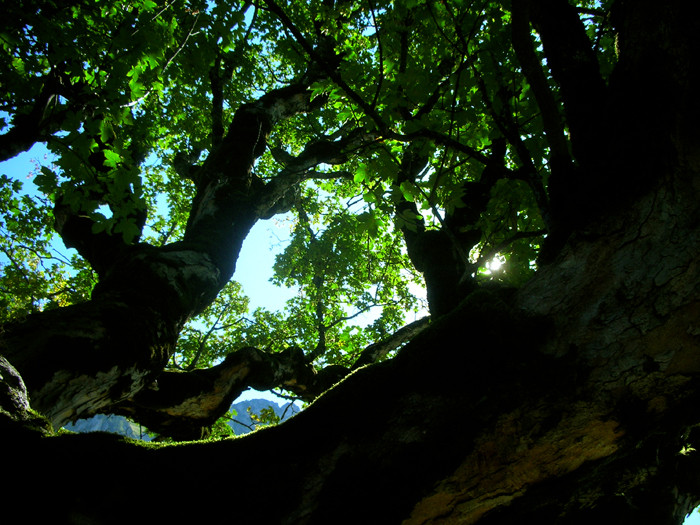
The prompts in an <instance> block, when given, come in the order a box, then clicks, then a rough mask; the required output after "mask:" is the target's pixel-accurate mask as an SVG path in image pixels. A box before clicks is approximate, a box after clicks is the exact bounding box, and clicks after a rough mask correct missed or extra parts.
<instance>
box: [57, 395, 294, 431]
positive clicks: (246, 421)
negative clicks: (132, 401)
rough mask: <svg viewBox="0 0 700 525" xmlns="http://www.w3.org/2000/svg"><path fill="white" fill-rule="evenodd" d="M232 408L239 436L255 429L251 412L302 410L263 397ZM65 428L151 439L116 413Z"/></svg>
mask: <svg viewBox="0 0 700 525" xmlns="http://www.w3.org/2000/svg"><path fill="white" fill-rule="evenodd" d="M231 408H232V409H233V410H235V411H236V415H235V416H233V420H232V421H229V426H230V427H231V428H232V429H233V432H234V433H235V434H236V435H237V436H241V435H243V434H247V433H248V432H250V431H251V430H254V429H255V426H256V423H255V422H254V421H253V420H252V418H251V413H252V414H255V415H256V416H260V415H261V413H262V411H263V410H264V409H267V408H272V410H274V412H275V414H276V415H277V416H278V417H279V418H280V420H281V421H284V420H286V419H288V418H290V417H291V416H292V415H294V414H296V413H298V412H300V411H301V408H300V407H299V406H298V405H294V404H292V403H286V404H285V405H283V406H280V405H279V404H278V403H276V402H274V401H270V400H269V399H262V398H261V399H250V400H247V401H239V402H238V403H234V404H233V405H231ZM249 408H250V411H249V410H248V409H249ZM64 428H65V429H66V430H70V431H71V432H111V433H113V434H120V435H122V436H127V437H130V438H133V439H143V440H145V441H149V440H150V439H151V437H150V436H149V435H148V434H147V429H146V428H144V427H142V426H141V425H139V424H138V423H134V422H133V421H130V420H129V419H127V418H125V417H122V416H115V415H108V416H105V415H97V416H94V417H91V418H89V419H79V420H78V421H76V422H75V423H69V424H67V425H65V427H64Z"/></svg>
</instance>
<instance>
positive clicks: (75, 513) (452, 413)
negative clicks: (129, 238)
mask: <svg viewBox="0 0 700 525" xmlns="http://www.w3.org/2000/svg"><path fill="white" fill-rule="evenodd" d="M514 3H515V4H519V6H520V7H528V8H529V9H524V10H523V11H520V12H519V13H520V15H518V16H526V17H527V21H528V23H530V22H531V23H532V24H533V26H534V27H535V28H536V29H537V31H538V33H539V34H540V36H541V39H542V43H543V46H544V52H545V54H546V56H547V59H548V65H549V67H550V68H551V70H552V75H553V77H554V78H555V80H556V81H557V83H558V85H559V86H560V88H561V97H562V101H563V111H564V115H565V117H566V120H567V125H568V127H569V129H570V132H571V138H572V143H573V144H574V146H575V147H574V160H575V162H573V163H571V165H566V164H563V165H562V166H561V168H559V167H557V170H556V172H553V174H552V181H551V185H552V187H551V194H550V197H551V203H552V221H553V222H554V223H556V228H553V230H552V234H551V235H550V237H549V238H548V243H549V244H548V250H547V252H546V257H544V258H543V259H542V261H541V263H540V266H539V268H538V270H537V272H536V274H535V275H534V277H533V278H532V279H531V280H530V281H529V282H528V283H527V284H525V285H524V286H523V287H521V288H519V289H517V290H511V289H502V288H499V287H496V286H494V287H488V286H487V287H481V288H478V289H476V290H475V291H473V292H471V293H470V294H468V295H467V296H466V298H465V299H464V300H463V301H462V302H461V303H460V304H459V306H458V307H456V308H455V309H453V310H452V311H450V312H449V313H447V314H445V315H443V316H441V317H439V318H437V319H434V320H433V322H432V323H431V325H430V326H429V327H428V328H426V329H424V330H422V331H421V332H420V333H419V334H418V335H415V336H413V334H412V340H411V341H410V342H409V343H408V344H407V345H406V346H405V347H404V348H403V349H402V350H401V351H400V353H399V355H398V356H397V357H396V358H394V359H392V360H389V361H386V362H383V363H380V364H374V365H370V366H367V367H364V368H360V369H358V370H355V371H354V372H352V373H351V374H349V375H347V376H346V377H345V379H344V380H343V381H342V382H340V383H339V384H338V385H337V386H335V387H334V388H332V389H330V390H328V391H327V392H326V393H324V394H323V395H321V396H320V397H318V398H317V399H316V401H315V402H314V403H313V404H312V405H311V406H310V407H309V408H308V409H307V410H305V411H304V412H302V413H301V414H299V415H296V416H295V417H293V418H291V419H290V420H289V421H287V422H285V423H283V424H281V425H279V426H278V427H274V428H270V429H264V430H261V431H259V432H256V433H254V434H252V435H249V436H246V437H244V438H240V439H232V440H223V441H220V442H208V443H207V442H205V443H193V444H180V445H178V446H171V447H162V448H149V447H146V446H144V445H141V444H134V443H131V442H126V441H124V440H121V439H119V438H116V437H114V436H108V435H99V434H96V435H81V436H75V435H67V436H59V437H44V430H45V429H43V427H41V426H40V424H41V421H40V420H37V418H35V417H34V416H33V415H32V413H31V412H28V411H27V409H28V403H27V401H26V399H27V391H28V392H29V400H30V401H31V405H32V407H35V408H38V409H39V410H40V411H41V412H43V413H45V414H47V415H48V416H49V417H50V418H51V420H52V421H53V422H54V423H59V424H60V423H62V422H64V421H66V420H68V419H70V418H71V417H74V416H75V415H82V414H90V413H94V412H98V411H99V409H100V408H101V407H102V406H104V405H109V404H113V403H115V402H116V403H118V402H119V401H121V400H126V399H128V398H131V397H133V396H136V395H137V394H138V393H142V394H143V393H144V392H146V393H147V389H148V388H151V390H152V391H153V392H156V390H155V387H154V385H153V383H152V379H153V378H154V377H155V374H156V372H155V371H156V370H158V369H159V368H158V367H160V368H162V365H163V361H164V360H165V359H166V358H167V355H168V354H169V352H170V347H171V346H172V345H173V344H174V342H175V338H176V337H177V333H178V331H179V328H180V327H181V325H182V323H183V322H184V321H185V320H186V319H187V318H188V317H189V316H190V315H192V314H193V313H194V312H197V311H198V310H200V309H201V308H202V307H203V306H204V305H206V304H207V302H208V301H209V300H211V298H212V297H213V296H214V295H215V294H216V293H217V292H218V290H219V289H220V287H221V286H223V284H224V283H225V282H226V281H227V280H228V278H229V277H230V276H231V274H232V272H233V271H234V268H235V260H236V256H237V253H238V250H239V249H240V244H241V242H242V240H243V238H244V237H245V234H246V233H247V231H248V230H249V228H250V227H251V226H252V224H253V223H254V222H255V220H256V219H257V218H258V217H261V216H264V215H266V214H267V213H269V210H270V209H274V208H275V206H276V204H277V203H278V202H279V198H281V196H282V194H283V193H284V192H278V190H279V188H276V187H275V188H273V187H272V186H266V187H262V189H259V188H258V189H256V188H257V187H256V186H255V185H254V182H253V180H252V178H251V176H250V172H249V170H250V166H251V162H252V160H251V159H253V158H254V157H255V155H256V152H258V151H259V147H260V146H261V142H260V141H261V140H264V137H265V136H266V135H267V133H268V132H269V130H268V127H269V126H270V125H271V124H270V122H272V121H274V120H275V119H276V118H283V117H284V115H287V114H290V113H292V112H296V111H304V110H305V108H307V107H308V106H309V104H310V103H311V102H310V101H309V99H308V96H307V95H306V91H305V89H299V88H294V89H292V90H287V91H283V92H275V93H274V94H273V95H270V96H269V98H266V99H265V98H263V99H261V101H260V104H258V105H255V106H244V107H243V110H241V111H240V114H239V115H237V117H236V118H235V119H234V121H233V124H232V127H231V128H230V130H229V135H228V137H231V138H232V140H234V139H235V142H236V145H235V147H237V148H240V151H239V150H237V155H234V156H232V157H231V159H232V160H230V159H229V160H230V162H234V163H238V164H235V165H232V166H227V167H226V168H225V169H224V168H221V164H220V162H224V161H223V160H221V158H220V157H217V156H216V155H215V156H214V157H212V160H211V161H210V164H209V165H208V166H205V167H203V168H202V169H204V174H205V175H204V178H203V179H201V181H200V182H199V184H198V194H197V198H196V199H195V203H194V206H193V214H192V217H191V220H190V223H189V225H188V230H187V234H186V236H185V240H184V241H183V242H182V243H179V244H176V245H174V246H171V247H169V248H167V249H151V250H140V249H127V248H123V249H121V248H120V249H119V257H118V259H115V260H114V262H113V263H112V264H111V265H108V267H107V268H106V269H105V270H104V272H103V274H102V275H101V277H102V279H101V284H100V288H99V289H98V290H97V291H96V293H95V297H94V298H93V300H92V301H91V302H90V303H88V304H86V305H79V306H74V307H70V308H66V309H60V310H56V311H53V312H47V313H45V314H41V315H37V316H33V317H32V318H30V319H29V320H28V321H27V322H26V323H24V324H22V325H18V326H17V327H13V328H11V329H9V330H8V331H7V332H6V333H5V334H3V340H2V345H3V346H2V353H3V355H4V356H6V357H7V360H8V361H9V363H8V362H5V361H3V362H2V377H3V391H2V392H0V400H1V401H2V403H3V408H4V409H5V412H3V413H2V414H0V424H1V425H2V433H3V439H4V440H5V441H4V442H5V447H6V450H9V451H11V452H12V453H11V454H9V455H8V457H7V458H6V462H5V463H4V469H3V470H4V471H5V472H6V473H7V474H6V477H7V478H9V480H10V482H11V484H10V488H9V489H8V491H7V492H6V501H7V502H22V501H26V496H27V495H29V496H30V498H31V501H32V504H31V505H26V506H21V513H22V516H23V518H24V519H25V521H28V522H29V521H32V519H34V520H38V519H44V520H48V519H52V520H54V521H58V522H67V523H122V522H123V521H124V520H127V519H130V520H133V519H134V515H135V513H137V514H138V515H139V519H140V520H141V519H143V520H144V521H145V520H147V519H151V520H154V521H155V522H170V521H178V520H179V521H191V522H207V521H214V520H216V521H224V520H231V521H238V522H241V523H250V522H265V523H289V524H302V523H304V524H310V523H318V524H327V523H358V522H361V523H382V524H384V523H407V524H424V523H435V524H437V523H479V524H482V525H483V524H499V525H503V524H509V523H513V524H515V523H530V522H532V523H552V524H579V523H581V524H583V523H591V522H592V521H594V520H602V519H606V520H609V521H611V522H615V523H636V524H640V525H645V524H649V525H652V524H653V525H672V524H679V523H681V522H682V521H683V518H684V516H685V515H686V513H687V512H689V511H690V510H691V509H692V508H693V507H694V506H695V505H697V504H698V503H699V502H700V486H699V484H698V475H697V472H698V453H697V452H696V450H695V448H696V447H697V446H698V444H699V443H698V441H700V440H699V439H698V436H697V430H696V428H697V425H698V423H699V422H700V412H699V409H698V407H699V406H700V339H699V337H700V264H699V261H698V255H699V254H700V229H699V228H698V225H700V205H699V203H700V136H699V135H700V134H699V132H698V128H697V125H696V120H697V116H698V115H700V104H699V103H698V98H697V93H698V88H700V82H698V73H699V71H700V69H699V68H698V66H697V64H696V60H697V57H698V56H700V46H699V45H698V40H697V38H696V37H695V35H697V34H698V30H699V29H700V28H698V22H697V19H695V18H693V17H691V16H688V13H687V12H686V11H685V9H686V8H685V7H684V5H683V4H682V3H681V2H670V3H667V4H665V5H664V6H661V5H659V4H658V3H652V2H648V1H646V0H645V1H641V2H629V1H617V2H615V9H614V11H613V16H614V20H615V24H616V26H617V30H618V34H619V36H618V39H619V43H618V46H619V66H618V67H617V69H616V72H615V74H614V75H613V77H612V78H611V80H610V82H609V85H607V86H606V85H604V84H602V83H601V82H599V81H600V79H599V78H598V77H597V74H596V71H597V70H596V68H595V67H593V64H592V63H591V60H592V59H591V57H590V56H589V54H587V53H585V52H584V51H585V48H586V46H588V45H589V42H588V40H587V39H586V40H584V39H581V38H580V37H581V34H580V32H581V31H583V26H582V25H581V24H580V22H579V21H578V18H577V16H576V13H575V12H574V10H573V8H572V7H571V6H570V4H569V3H568V2H565V1H560V0H548V1H547V2H542V3H538V2H532V3H531V5H528V3H526V2H514ZM574 21H577V22H576V23H574ZM583 36H585V35H583ZM273 102H274V103H273ZM267 103H270V104H267ZM280 107H281V108H284V109H283V112H282V115H280V114H278V113H273V112H272V111H273V109H274V110H278V109H279V108H280ZM252 130H257V133H252ZM224 140H226V139H224ZM229 146H231V145H230V144H229ZM221 151H222V152H223V151H224V150H221ZM221 155H223V153H221ZM217 170H221V171H217ZM553 170H554V168H553ZM224 171H225V172H226V176H223V175H222V173H224ZM226 181H228V182H226ZM256 191H258V192H260V193H257V194H256V197H255V199H250V198H247V197H246V198H243V197H240V195H243V194H245V195H251V194H252V192H256ZM273 193H274V197H273V196H272V195H273ZM260 195H263V196H264V198H262V197H260ZM268 197H269V198H268ZM222 202H227V203H230V202H234V203H235V204H236V205H235V206H231V207H226V206H224V207H221V206H220V204H221V203H222ZM261 202H265V203H267V204H265V205H264V206H263V205H262V204H260V203H261ZM59 348H60V349H61V352H60V353H58V352H57V351H56V350H57V349H59ZM94 354H98V357H97V358H94ZM250 354H251V355H250V356H249V360H248V361H243V363H244V364H243V365H241V361H237V362H236V366H237V367H238V368H237V369H236V370H238V371H239V372H240V373H241V374H246V373H248V372H246V371H244V370H243V369H244V368H251V366H250V363H251V362H254V361H255V360H256V357H255V355H254V354H255V353H254V352H250ZM292 354H293V352H290V357H289V362H291V361H293V359H294V356H293V355H292ZM78 365H80V366H78ZM13 366H14V368H15V369H16V370H15V369H13V368H12V367H13ZM224 368H225V369H226V370H227V371H228V372H231V371H232V370H234V368H233V367H231V368H226V367H224ZM17 371H19V373H17ZM269 372H270V370H269V369H267V372H266V373H269ZM231 373H232V372H231ZM342 375H343V373H340V374H339V376H342ZM19 376H21V377H22V378H23V379H24V382H25V383H26V387H27V390H26V391H25V390H24V386H23V384H22V382H21V380H20V378H19ZM147 395H149V394H147ZM153 395H156V394H153ZM149 402H150V401H149ZM144 404H147V402H144ZM152 404H155V403H152ZM356 414H357V416H358V417H354V416H355V415H356ZM30 461H31V462H32V463H33V464H37V465H40V468H41V471H40V472H36V471H34V470H32V469H30V468H28V463H29V462H30ZM95 469H99V471H98V472H97V473H95ZM48 473H51V474H56V475H57V476H59V479H60V481H58V482H57V480H56V478H54V477H53V476H49V475H47V474H48ZM139 475H141V476H142V478H139ZM135 480H138V483H137V482H135ZM141 482H142V483H141ZM143 485H146V486H143ZM26 487H29V488H30V489H31V491H30V493H29V494H27V490H26ZM124 502H128V505H129V506H128V507H126V506H125V505H124ZM231 503H235V504H236V505H235V511H233V510H231V509H230V507H229V505H230V504H231ZM16 506H19V505H16Z"/></svg>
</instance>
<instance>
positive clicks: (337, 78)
mask: <svg viewBox="0 0 700 525" xmlns="http://www.w3.org/2000/svg"><path fill="white" fill-rule="evenodd" d="M574 4H575V8H576V9H575V12H576V16H577V17H579V18H580V19H581V20H583V25H582V26H581V27H583V28H585V31H586V33H587V37H588V38H589V39H590V41H591V42H592V44H593V49H594V50H595V53H596V59H597V61H598V62H599V63H600V65H601V71H602V72H603V76H604V77H605V75H607V74H609V71H610V70H611V67H612V65H613V64H614V62H615V60H616V59H615V55H614V48H613V45H612V40H611V28H610V23H609V17H608V16H607V13H608V6H607V5H606V3H605V2H592V1H579V2H575V3H574ZM6 11H7V12H6V14H5V17H4V22H3V26H2V29H1V30H0V42H2V46H3V52H2V55H1V56H0V60H1V61H2V63H1V64H0V81H1V82H0V85H1V86H2V88H0V89H1V90H2V91H1V94H0V100H2V105H1V107H0V110H2V111H3V115H4V118H3V121H2V124H3V134H2V135H0V141H1V142H0V153H1V158H2V159H3V160H6V159H9V158H12V157H13V156H15V155H16V154H17V153H19V152H21V151H25V150H27V149H28V148H29V147H31V146H32V145H33V144H35V143H44V144H46V146H47V148H48V150H49V151H50V153H51V157H50V162H48V163H43V164H42V165H41V166H40V167H38V168H37V169H36V170H35V172H34V173H33V177H32V181H31V182H25V183H24V184H22V183H21V182H20V177H21V176H22V175H23V174H21V173H20V174H18V173H12V174H8V175H9V176H3V178H2V179H1V180H0V183H1V184H2V188H1V191H2V199H1V203H0V206H2V224H1V226H2V236H1V238H0V243H1V248H2V252H3V254H4V257H3V261H2V273H1V275H0V290H1V293H2V310H1V311H0V316H1V319H0V320H1V321H2V322H9V321H13V320H18V319H22V318H23V317H24V316H26V315H27V314H29V313H32V312H36V311H42V310H49V309H54V308H58V307H62V306H66V305H69V304H75V303H79V302H81V301H85V300H87V299H88V298H89V297H90V294H91V291H92V289H93V287H94V286H95V284H96V283H97V282H98V281H100V279H101V278H103V277H105V276H106V275H108V274H109V271H108V270H107V269H106V268H105V267H104V262H102V263H99V264H95V261H92V260H90V255H89V253H88V252H89V249H86V247H85V246H86V243H85V241H84V238H85V237H81V236H86V235H87V236H90V235H92V236H94V237H95V238H97V237H98V236H100V235H107V236H109V237H110V238H113V239H119V241H118V242H119V243H122V244H123V245H125V246H144V245H151V246H154V247H167V246H170V245H175V244H177V243H180V242H184V241H186V240H187V231H188V228H189V226H188V221H190V222H192V217H191V215H192V213H194V211H193V210H195V209H196V202H197V200H196V199H197V198H198V197H196V196H197V193H198V191H201V188H202V187H203V185H202V181H203V180H204V179H205V178H207V179H209V180H210V179H211V177H212V175H211V173H210V172H211V171H212V170H214V171H216V169H219V168H218V167H217V164H216V162H215V159H214V157H216V156H217V155H220V154H221V150H225V149H226V147H227V146H226V141H227V140H228V139H229V136H230V135H231V133H229V127H230V126H232V122H233V121H234V116H235V115H236V113H237V112H238V111H239V110H241V108H244V107H248V106H246V105H252V106H255V105H256V104H261V101H262V100H264V97H265V94H268V95H269V94H271V93H276V92H281V91H280V90H282V91H283V90H284V89H285V88H290V87H294V86H301V87H302V88H303V89H304V90H306V91H305V93H306V96H307V97H308V100H307V106H308V107H306V108H305V109H304V110H303V111H295V112H293V114H291V115H287V116H285V118H280V119H279V120H278V121H277V122H276V125H275V126H274V127H273V128H272V129H270V130H269V133H268V134H269V136H267V137H266V139H267V142H266V147H265V148H264V149H263V150H260V151H255V158H254V162H253V170H252V174H251V178H250V180H249V185H248V188H249V190H247V191H250V192H251V194H253V193H254V190H255V188H259V187H267V188H270V187H274V186H275V185H279V186H284V188H285V191H284V199H278V201H277V202H276V204H275V206H271V207H268V209H267V210H266V211H265V212H264V213H260V214H258V215H259V216H258V217H257V218H258V219H260V218H262V219H265V218H269V217H272V216H274V215H276V214H279V213H286V215H285V216H284V217H286V220H287V221H288V224H291V228H290V230H291V237H290V240H289V242H288V243H287V244H286V246H285V247H284V249H283V251H282V252H281V253H280V255H279V256H278V257H277V260H276V263H275V266H274V277H273V278H272V279H273V282H274V283H276V284H278V285H280V286H289V287H293V288H294V289H297V290H298V294H297V295H296V296H295V297H294V298H292V299H291V300H290V301H289V302H288V303H287V306H286V307H285V309H284V311H282V312H271V311H266V310H264V309H257V310H255V311H253V312H250V311H248V306H247V304H248V300H247V298H246V296H245V290H243V289H241V287H240V285H239V284H238V283H236V282H235V281H230V282H226V283H222V285H221V291H220V293H218V295H217V296H216V299H215V300H213V302H211V304H206V305H204V306H203V307H201V308H198V309H197V310H198V311H195V312H193V315H192V316H191V317H190V318H189V319H188V324H186V325H185V326H184V327H183V328H182V331H181V335H180V338H179V342H178V346H177V349H176V350H175V351H173V352H172V353H171V354H170V355H169V357H168V366H169V367H170V368H173V369H177V370H183V371H188V370H193V369H195V368H206V367H209V366H212V365H214V364H216V363H219V362H221V360H222V359H223V358H224V357H225V356H226V355H228V354H229V353H230V352H232V351H234V350H236V349H237V348H239V347H240V346H242V345H245V346H251V347H257V348H265V349H269V350H271V351H273V352H276V351H282V350H284V349H286V348H289V347H299V348H301V349H302V350H303V352H304V354H305V359H306V360H307V361H309V362H312V363H314V364H315V366H317V367H318V368H323V367H324V366H327V365H343V366H352V364H353V363H355V362H356V360H357V359H358V357H359V356H360V355H361V353H362V351H363V349H365V348H366V347H368V345H370V344H371V343H373V342H376V341H380V340H382V339H386V338H387V337H389V336H390V335H391V334H393V333H394V332H396V331H397V330H398V329H399V328H400V327H401V326H402V325H404V324H405V323H406V322H407V320H411V319H412V317H414V316H415V315H416V313H415V312H420V311H424V310H425V308H426V306H427V305H426V304H425V302H424V299H423V298H421V297H420V293H419V296H416V290H419V289H420V288H421V287H423V286H424V285H427V289H428V301H429V302H430V309H431V312H432V313H433V315H434V316H435V315H436V314H437V315H439V314H441V313H444V312H445V311H448V310H449V309H450V308H451V307H452V306H453V305H454V304H455V303H454V301H455V300H459V298H461V297H464V296H465V295H466V294H467V293H468V291H469V290H471V289H473V287H474V286H476V285H478V284H479V283H482V282H485V281H490V280H497V281H499V282H502V283H504V284H507V285H509V286H518V285H520V284H521V283H523V282H524V281H525V280H526V279H527V278H528V277H529V276H530V275H531V274H532V272H533V271H534V269H535V267H536V260H537V257H538V253H539V250H540V247H541V244H542V242H543V239H544V237H545V236H546V235H547V234H548V233H551V227H552V210H551V209H550V206H549V200H548V196H547V188H548V184H549V178H550V175H551V166H552V163H553V162H556V160H557V159H558V158H559V159H560V158H561V157H562V156H564V157H566V158H570V144H569V141H568V137H569V129H568V124H567V123H566V122H565V121H564V122H565V123H564V124H563V125H562V124H561V122H562V121H563V120H562V118H561V117H562V113H561V109H560V107H559V106H560V104H559V97H560V95H559V87H558V85H557V84H556V83H555V82H554V80H553V78H552V75H551V73H550V71H549V70H548V69H547V68H546V67H543V65H546V62H545V60H544V55H543V50H542V46H541V45H540V41H539V35H538V33H536V32H534V31H532V30H530V29H529V25H528V22H527V20H526V19H525V18H524V15H523V13H522V12H520V11H519V10H518V9H517V8H516V9H512V8H511V6H510V5H509V3H508V2H506V3H503V2H489V1H476V0H474V1H471V2H456V1H444V2H426V1H421V0H409V1H404V2H389V1H383V0H373V1H369V2H368V1H353V0H338V1H336V2H333V1H328V0H323V1H319V0H314V1H311V2H306V3H303V4H300V3H297V2H289V3H282V2H281V3H276V2H275V1H272V0H264V1H260V2H248V1H245V2H238V1H233V0H221V1H216V2H214V1H210V2H204V1H196V0H170V1H167V2H154V1H152V0H128V1H127V0H123V1H100V2H51V1H50V2H41V3H38V2H21V3H16V4H15V5H12V6H8V7H7V8H6ZM523 28H524V29H523ZM280 104H281V103H280ZM552 108H553V109H552ZM552 110H553V111H554V114H552V113H551V111H552ZM554 122H558V123H559V124H556V125H555V124H554ZM261 130H262V128H261ZM261 130H259V131H260V133H262V131H261ZM261 140H262V139H261ZM224 154H225V151H224ZM233 154H235V153H233ZM217 158H218V157H217ZM217 176H220V175H217V174H214V175H213V177H217ZM33 185H35V186H36V189H37V191H34V189H33V188H34V186H33ZM250 188H252V189H250ZM251 199H252V200H254V199H253V197H251ZM260 206H262V205H260ZM76 217H79V218H80V219H81V220H82V221H83V223H81V224H83V225H85V224H87V227H88V229H89V232H88V233H85V232H84V231H82V230H81V233H80V235H79V236H77V235H76V234H75V231H74V230H70V228H69V227H68V226H67V225H68V224H70V223H71V220H72V219H73V218H76ZM69 230H70V231H69ZM246 233H247V230H246V231H244V232H243V236H245V234H246ZM59 238H61V239H62V240H63V242H64V243H65V244H66V245H67V246H69V247H72V248H76V249H77V253H76V252H75V251H71V252H70V255H60V253H65V252H61V250H59V251H58V252H57V251H56V249H55V247H56V246H57V245H58V244H57V241H58V239H59ZM231 252H233V253H232V254H231V256H232V257H233V260H234V261H235V258H236V257H237V249H236V246H235V243H234V246H232V247H231ZM494 261H498V264H494ZM234 264H235V262H234ZM497 267H498V270H496V269H495V268H497ZM492 268H493V269H492ZM233 277H234V279H235V274H234V275H233ZM227 280H228V279H227ZM445 290H447V291H445ZM447 295H450V297H447ZM453 295H456V299H455V298H454V297H452V296H453ZM362 314H369V315H370V320H369V321H368V320H367V317H366V315H362ZM360 320H361V321H360ZM385 355H386V352H384V353H383V354H382V356H385Z"/></svg>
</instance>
